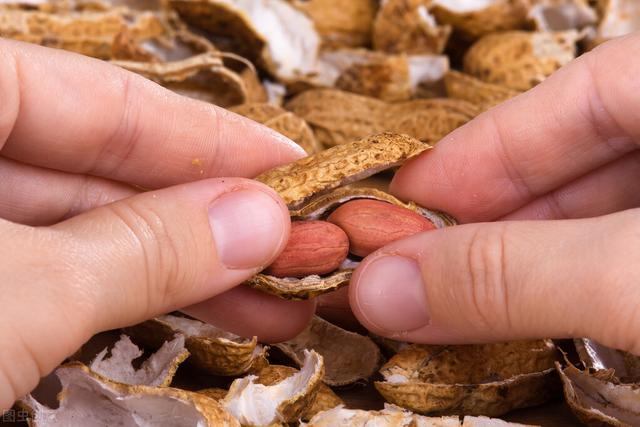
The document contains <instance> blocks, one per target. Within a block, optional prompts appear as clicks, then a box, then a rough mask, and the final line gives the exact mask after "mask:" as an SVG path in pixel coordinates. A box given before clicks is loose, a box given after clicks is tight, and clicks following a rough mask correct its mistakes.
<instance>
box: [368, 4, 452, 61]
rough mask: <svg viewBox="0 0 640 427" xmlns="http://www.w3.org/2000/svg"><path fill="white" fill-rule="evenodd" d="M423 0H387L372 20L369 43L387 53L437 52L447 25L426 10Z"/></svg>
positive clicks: (448, 30) (446, 35)
mask: <svg viewBox="0 0 640 427" xmlns="http://www.w3.org/2000/svg"><path fill="white" fill-rule="evenodd" d="M428 4H429V2H428V1H426V0H387V1H385V2H384V3H383V5H382V7H381V8H380V10H379V12H378V14H377V15H376V19H375V21H374V24H373V35H372V43H373V47H374V49H376V50H380V51H384V52H387V53H406V54H425V53H427V54H440V53H442V52H443V51H444V48H445V46H446V44H447V40H449V35H450V33H451V27H450V26H447V25H444V26H443V25H439V24H440V22H439V21H436V19H435V18H434V17H433V16H432V15H431V14H430V12H429V9H428Z"/></svg>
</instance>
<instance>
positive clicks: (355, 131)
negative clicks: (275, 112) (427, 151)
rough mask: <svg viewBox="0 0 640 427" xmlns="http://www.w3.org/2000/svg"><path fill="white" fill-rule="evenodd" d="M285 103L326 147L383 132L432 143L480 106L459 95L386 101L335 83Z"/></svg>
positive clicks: (477, 111) (455, 127)
mask: <svg viewBox="0 0 640 427" xmlns="http://www.w3.org/2000/svg"><path fill="white" fill-rule="evenodd" d="M285 107H286V108H287V109H288V110H290V111H292V112H293V113H295V114H296V115H298V116H300V117H302V118H303V119H305V120H306V121H307V123H309V125H311V127H312V128H313V130H314V133H315V135H316V137H317V138H318V140H319V141H320V142H321V143H322V144H323V145H325V146H327V147H332V146H335V145H340V144H345V143H348V142H352V141H355V140H357V139H361V138H366V137H369V136H371V135H375V134H379V133H382V132H393V133H398V134H405V135H409V136H412V137H414V138H417V139H419V140H420V141H423V142H426V143H429V144H435V143H437V142H438V141H439V140H440V139H442V138H443V137H444V136H446V135H447V134H449V133H450V132H452V131H454V130H455V129H457V128H458V127H460V126H462V125H463V124H465V123H467V122H468V121H469V120H471V119H472V118H473V117H475V116H476V115H477V114H478V113H479V112H480V110H479V108H478V107H476V106H475V105H473V104H470V103H468V102H466V101H462V100H458V99H416V100H412V101H406V102H400V103H386V102H383V101H381V100H378V99H375V98H370V97H366V96H361V95H356V94H352V93H348V92H344V91H339V90H335V89H316V90H308V91H306V92H303V93H301V94H300V95H298V96H296V97H294V98H293V99H292V100H291V101H289V102H288V103H287V104H286V105H285Z"/></svg>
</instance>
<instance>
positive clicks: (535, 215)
mask: <svg viewBox="0 0 640 427" xmlns="http://www.w3.org/2000/svg"><path fill="white" fill-rule="evenodd" d="M639 206H640V151H634V152H633V153H631V154H628V155H627V156H625V157H623V158H621V159H620V160H616V161H615V162H612V163H610V164H608V165H606V166H603V167H602V168H600V169H598V170H597V171H595V172H593V173H591V174H589V175H585V176H584V177H582V178H578V179H577V180H576V181H574V182H571V183H569V184H567V185H565V186H564V187H561V188H559V189H557V190H554V191H552V192H550V193H548V194H546V195H544V196H542V197H540V198H538V199H536V200H534V201H533V202H531V203H529V204H528V205H526V206H523V207H522V208H520V209H518V210H516V211H515V212H512V213H510V214H507V215H505V216H504V217H503V218H502V219H508V220H522V219H567V218H589V217H594V216H600V215H606V214H610V213H614V212H618V211H622V210H625V209H631V208H637V207H639Z"/></svg>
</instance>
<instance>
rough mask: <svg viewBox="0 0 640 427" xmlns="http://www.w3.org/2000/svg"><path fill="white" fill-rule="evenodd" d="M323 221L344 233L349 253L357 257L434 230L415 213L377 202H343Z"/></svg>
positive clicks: (433, 226) (427, 221) (432, 226)
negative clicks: (346, 237) (347, 241)
mask: <svg viewBox="0 0 640 427" xmlns="http://www.w3.org/2000/svg"><path fill="white" fill-rule="evenodd" d="M327 221H329V222H330V223H333V224H335V225H337V226H339V227H340V228H341V229H343V230H344V232H345V233H346V234H347V236H348V237H349V251H350V252H351V253H352V254H354V255H357V256H360V257H365V256H367V255H369V254H370V253H371V252H374V251H376V250H378V249H380V248H381V247H383V246H385V245H387V244H389V243H391V242H393V241H395V240H399V239H402V238H404V237H409V236H412V235H414V234H417V233H421V232H423V231H429V230H434V229H435V228H436V227H435V225H433V223H432V222H431V221H429V220H428V219H426V218H425V217H423V216H422V215H419V214H417V213H416V212H413V211H410V210H409V209H405V208H402V207H400V206H395V205H392V204H390V203H385V202H380V201H378V200H353V201H351V202H347V203H345V204H344V205H342V206H340V207H339V208H338V209H336V210H335V211H333V213H331V215H329V218H327Z"/></svg>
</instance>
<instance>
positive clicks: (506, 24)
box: [430, 0, 530, 39]
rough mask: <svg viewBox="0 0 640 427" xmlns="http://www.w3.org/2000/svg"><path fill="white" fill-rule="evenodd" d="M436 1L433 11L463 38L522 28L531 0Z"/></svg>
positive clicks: (441, 21) (432, 4)
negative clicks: (488, 0) (489, 0)
mask: <svg viewBox="0 0 640 427" xmlns="http://www.w3.org/2000/svg"><path fill="white" fill-rule="evenodd" d="M479 3H480V4H478V2H474V1H473V0H471V1H466V4H465V3H464V2H460V1H455V0H453V1H452V0H433V1H432V2H431V8H430V10H431V13H432V14H433V16H435V18H436V20H437V21H438V22H439V23H440V24H442V25H450V26H452V27H453V29H454V31H455V33H456V34H457V35H459V36H461V37H462V38H464V39H477V38H479V37H482V36H483V35H486V34H490V33H495V32H501V31H509V30H519V29H522V28H523V27H524V26H525V24H526V20H527V12H528V10H529V5H530V0H493V1H491V2H486V1H482V2H479Z"/></svg>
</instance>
